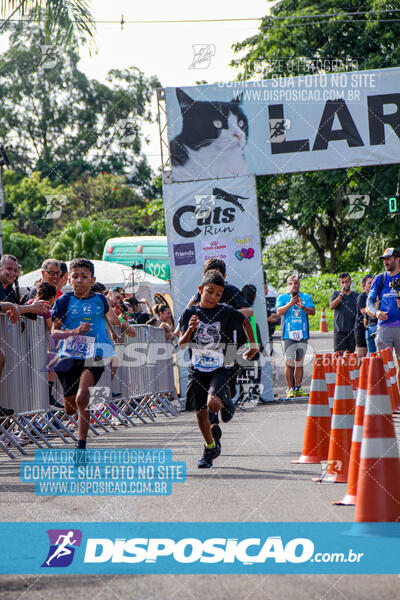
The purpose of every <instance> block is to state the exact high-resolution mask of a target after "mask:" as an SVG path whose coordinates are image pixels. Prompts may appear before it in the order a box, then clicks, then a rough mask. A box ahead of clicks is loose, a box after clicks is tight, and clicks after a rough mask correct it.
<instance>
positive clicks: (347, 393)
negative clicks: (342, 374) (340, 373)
mask: <svg viewBox="0 0 400 600" xmlns="http://www.w3.org/2000/svg"><path fill="white" fill-rule="evenodd" d="M350 398H353V388H352V387H351V385H337V386H336V388H335V400H349V399H350Z"/></svg>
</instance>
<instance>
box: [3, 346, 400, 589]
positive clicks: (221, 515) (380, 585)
mask: <svg viewBox="0 0 400 600" xmlns="http://www.w3.org/2000/svg"><path fill="white" fill-rule="evenodd" d="M330 343H331V342H330V338H329V336H325V337H324V336H322V337H320V336H318V337H317V336H316V337H315V338H314V340H313V344H315V346H316V347H318V349H321V351H323V350H324V349H331V348H330ZM308 371H310V367H308V368H307V369H306V380H305V383H306V385H307V381H308V379H307V378H308V377H309V373H308ZM281 384H282V373H281V374H280V377H279V379H278V386H277V390H278V393H279V386H280V385H281ZM306 409H307V406H306V403H305V402H304V401H297V402H293V401H291V402H286V403H271V404H269V405H265V406H258V407H256V408H255V409H251V410H247V411H245V412H244V411H238V412H237V413H236V415H235V418H234V419H233V420H232V421H231V422H230V423H229V424H226V425H224V426H223V438H222V449H223V451H222V454H221V456H220V457H219V458H218V459H217V460H216V461H215V463H214V467H213V468H212V469H210V470H205V471H200V470H198V469H197V467H196V461H197V459H198V457H199V455H200V453H201V447H202V441H201V437H200V434H199V432H198V429H197V425H196V423H195V417H194V414H193V413H182V414H181V415H179V416H178V417H176V418H169V419H166V418H165V417H161V418H160V419H158V421H157V422H156V423H154V424H147V425H143V426H139V427H136V428H130V429H126V428H122V427H120V428H118V431H115V432H111V433H109V434H104V435H103V434H102V435H101V437H100V438H96V439H92V440H91V447H92V448H105V447H107V448H169V449H171V450H172V452H173V458H174V460H184V461H186V465H187V480H186V482H185V483H176V484H174V490H173V493H172V495H171V496H169V497H165V496H164V497H150V496H142V497H124V498H121V497H97V498H96V497H38V496H35V494H34V491H33V486H32V485H30V484H23V483H21V482H20V480H19V464H20V460H19V459H18V460H17V461H11V460H9V459H7V458H5V457H3V456H1V457H0V503H1V518H2V521H38V522H39V521H55V522H57V521H84V522H95V521H99V522H102V521H128V522H138V521H154V522H157V521H172V522H185V521H198V522H203V521H204V522H207V521H240V522H251V521H262V522H268V521H271V522H278V521H290V522H292V521H294V522H297V521H299V522H301V521H352V520H353V517H354V508H352V507H334V506H332V504H331V501H332V500H338V499H340V498H341V497H342V496H343V495H344V491H345V484H316V483H314V482H312V480H311V478H312V476H314V475H318V474H320V467H319V465H292V464H291V462H290V461H291V460H293V459H295V458H297V457H298V456H299V455H300V452H301V448H302V441H303V433H304V423H305V415H306ZM396 428H397V433H398V434H400V428H399V426H396ZM398 437H399V436H398ZM29 453H30V456H31V457H32V458H33V450H29ZM399 570H400V568H399ZM399 589H400V579H399V577H398V576H397V575H385V576H382V575H380V576H377V575H368V576H367V575H359V576H350V575H335V576H333V575H314V576H312V575H304V576H294V575H256V576H253V575H213V576H209V575H196V574H193V575H136V576H120V575H118V576H82V575H79V576H78V575H76V576H74V575H70V576H59V575H52V576H49V575H41V576H22V575H18V576H16V575H2V576H0V600H25V599H26V600H28V599H29V600H47V599H50V598H54V597H57V598H63V600H70V599H71V600H72V599H73V600H76V598H80V597H84V595H85V594H86V593H87V594H90V596H91V597H92V598H93V599H95V600H109V599H112V600H114V599H118V600H131V599H132V600H133V599H135V600H136V599H140V600H153V599H154V600H175V599H176V598H180V599H183V600H186V599H190V600H191V599H196V600H197V599H199V600H200V599H203V598H212V599H213V600H239V599H240V600H258V599H260V600H269V599H271V600H278V599H279V600H281V599H286V598H287V597H288V596H289V595H290V596H292V597H294V598H296V599H298V600H303V599H304V600H314V599H315V600H317V599H320V600H338V599H340V600H358V599H360V600H361V599H365V598H368V599H369V598H371V599H375V598H378V597H379V598H380V600H385V599H388V600H389V599H390V600H392V599H393V598H394V597H396V596H398V594H399Z"/></svg>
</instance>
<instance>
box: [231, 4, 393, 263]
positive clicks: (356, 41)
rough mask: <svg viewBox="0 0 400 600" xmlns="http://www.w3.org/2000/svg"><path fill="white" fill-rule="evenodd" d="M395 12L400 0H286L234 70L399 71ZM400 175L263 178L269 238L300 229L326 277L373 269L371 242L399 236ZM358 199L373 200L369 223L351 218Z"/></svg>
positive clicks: (246, 74)
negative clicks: (390, 212)
mask: <svg viewBox="0 0 400 600" xmlns="http://www.w3.org/2000/svg"><path fill="white" fill-rule="evenodd" d="M390 9H393V11H396V10H397V11H398V10H399V9H400V2H399V0H395V1H394V2H391V3H390V7H389V6H388V5H387V3H386V2H385V1H384V0H360V1H357V2H355V1H352V0H326V1H325V2H323V3H321V2H318V3H317V2H315V1H310V0H299V1H298V0H296V2H295V1H294V0H282V1H281V2H278V3H277V4H275V5H274V6H273V7H272V8H271V15H270V16H266V17H265V18H264V19H263V21H262V24H261V26H260V30H259V33H258V34H257V35H255V36H253V37H251V38H248V39H247V40H245V41H244V42H241V43H238V44H236V46H235V50H236V52H237V53H240V54H241V56H240V58H237V59H235V60H234V61H233V63H232V64H233V65H234V66H236V67H238V68H239V69H240V74H239V76H238V78H239V79H245V78H252V77H254V78H259V77H260V76H262V77H263V78H271V77H275V76H280V77H283V76H293V75H302V74H307V73H313V74H318V73H323V72H326V70H327V69H328V70H331V71H340V70H347V69H349V68H354V67H356V68H357V69H359V70H363V69H373V68H383V67H393V66H398V64H399V61H400V45H399V44H398V39H399V36H400V22H393V19H394V18H398V12H393V13H392V12H390ZM379 11H382V12H379ZM334 13H335V16H332V17H329V16H328V17H326V16H324V17H318V16H317V15H319V14H323V15H326V14H332V15H334ZM343 13H357V14H351V15H346V14H343ZM361 13H366V14H361ZM304 15H307V16H308V17H309V18H306V17H304ZM341 15H342V16H341ZM274 17H279V20H274ZM285 17H288V18H287V19H285ZM300 160H301V159H300V158H299V163H300ZM398 177H399V170H398V166H396V167H394V166H377V167H368V168H353V169H337V170H331V171H317V172H307V173H301V174H294V175H276V176H268V177H259V178H257V190H258V197H259V205H260V219H261V231H262V234H263V236H264V237H267V236H268V235H270V234H271V233H273V232H275V231H277V230H278V228H279V227H282V226H285V225H286V226H290V227H291V228H293V229H295V230H296V231H297V232H298V234H299V236H300V238H301V239H302V240H303V241H304V242H308V243H310V244H311V245H312V247H313V248H314V250H315V252H316V253H317V255H318V257H319V264H320V269H321V270H322V271H330V272H335V271H336V270H337V269H338V267H339V266H340V265H341V264H346V265H349V264H352V265H353V268H354V267H355V266H358V265H359V264H366V263H367V261H368V257H367V256H365V254H364V249H365V246H366V244H365V241H366V238H367V237H368V236H371V235H376V237H377V239H379V236H380V235H382V234H383V233H384V234H385V235H386V236H387V237H388V238H393V237H398V235H397V233H396V232H397V230H398V222H396V221H394V220H392V221H390V222H388V219H387V214H386V206H385V205H384V202H383V198H384V197H385V196H387V195H390V194H393V193H394V190H395V189H396V186H397V181H398ZM354 194H356V195H369V196H370V203H369V206H368V207H367V208H366V210H365V214H364V217H363V218H362V219H352V218H351V215H350V214H349V210H350V200H349V195H354ZM391 245H392V244H391ZM347 268H348V267H347Z"/></svg>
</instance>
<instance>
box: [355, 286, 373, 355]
mask: <svg viewBox="0 0 400 600" xmlns="http://www.w3.org/2000/svg"><path fill="white" fill-rule="evenodd" d="M373 280H374V278H373V276H372V275H365V277H363V278H362V280H361V294H360V295H359V296H358V298H357V304H356V309H357V315H356V323H355V326H354V335H355V338H356V350H357V356H358V358H359V361H361V359H362V358H363V356H367V336H366V332H367V328H366V323H365V321H366V317H367V313H366V307H367V298H368V294H369V290H370V289H371V285H372V282H373Z"/></svg>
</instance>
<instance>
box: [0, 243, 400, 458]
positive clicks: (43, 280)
mask: <svg viewBox="0 0 400 600" xmlns="http://www.w3.org/2000/svg"><path fill="white" fill-rule="evenodd" d="M381 258H382V260H383V264H384V268H385V272H384V273H381V274H379V275H377V276H376V277H373V276H372V275H370V274H367V275H366V276H365V277H364V278H363V279H362V283H361V286H362V290H361V293H360V294H358V293H356V292H355V291H354V290H352V282H351V278H350V275H349V273H340V274H339V278H338V279H339V288H340V289H339V290H335V291H334V292H333V293H332V296H331V298H330V303H329V306H330V309H331V310H333V311H334V350H335V351H336V352H339V353H344V352H346V351H349V352H354V351H355V350H357V354H358V356H359V358H360V359H361V358H362V357H363V356H366V355H367V353H370V352H373V351H375V350H376V349H378V350H381V349H383V348H384V347H387V346H390V347H392V348H393V349H394V350H395V351H396V357H397V360H398V362H399V359H400V252H399V251H398V250H397V249H396V248H388V249H387V250H385V252H384V253H383V255H382V256H381ZM19 274H20V265H19V263H18V260H17V258H16V257H14V256H11V255H4V256H3V257H2V258H1V259H0V310H1V311H2V312H5V313H6V314H7V315H8V318H9V319H10V320H11V321H12V322H13V323H15V322H16V321H17V320H18V319H19V318H20V316H21V315H26V316H28V317H30V318H36V316H37V315H40V316H42V317H43V318H44V321H45V326H46V330H47V332H48V333H49V334H51V335H49V337H48V339H49V342H48V346H49V348H48V352H49V357H50V358H49V362H48V378H49V402H50V404H51V405H53V406H54V407H56V408H63V409H64V411H65V412H66V414H68V415H72V414H74V413H76V412H77V413H78V445H77V448H78V449H79V450H84V449H85V448H86V438H87V432H88V427H89V409H88V405H89V395H90V394H89V388H91V387H93V386H95V385H96V384H97V382H98V381H99V379H100V377H101V375H102V373H103V371H104V368H105V364H106V363H105V361H109V362H110V363H111V376H112V377H113V376H114V375H115V372H116V369H117V368H118V364H117V360H116V357H115V351H114V345H115V344H116V343H120V342H121V335H122V333H125V334H126V335H128V336H131V337H135V327H134V325H138V324H139V325H140V324H148V325H152V326H155V327H160V328H163V329H164V330H165V333H166V339H167V340H172V341H173V340H174V338H175V339H176V340H177V343H178V347H179V348H180V349H185V348H186V347H188V350H189V356H190V365H189V368H188V385H187V391H186V408H187V409H188V410H195V411H196V416H197V423H198V426H199V430H200V432H201V434H202V436H203V438H204V449H203V453H202V456H201V458H200V459H199V461H198V467H199V468H210V467H211V466H212V464H213V460H215V459H216V458H217V457H218V456H219V454H220V452H221V437H222V430H221V427H220V421H219V418H221V419H222V421H223V422H228V421H230V420H231V419H232V417H233V415H234V413H235V409H236V404H235V403H234V398H235V396H236V390H237V382H238V377H239V380H240V376H243V372H246V370H250V369H252V372H254V373H256V372H258V375H255V377H256V378H257V377H260V367H259V365H260V362H259V357H260V352H263V351H264V344H263V340H262V337H261V331H260V327H259V324H258V323H257V322H256V320H255V317H254V310H253V305H254V302H255V299H256V294H257V289H256V287H255V286H254V285H252V284H247V285H245V286H243V288H242V289H241V290H240V289H238V288H237V287H236V286H234V285H232V284H231V283H228V282H227V281H226V275H227V274H226V264H225V262H224V261H223V260H222V259H220V258H212V259H209V260H208V261H206V263H205V264H204V267H203V277H202V280H201V282H199V283H200V285H199V287H198V290H197V291H196V290H193V291H194V295H193V296H192V298H191V299H190V300H189V302H188V305H187V307H186V309H185V310H184V312H183V313H182V315H180V317H179V320H178V323H177V326H176V328H175V326H174V322H173V317H172V312H171V308H170V307H169V306H168V305H167V304H155V306H153V307H151V306H150V304H149V303H148V301H147V300H146V299H145V298H141V299H139V298H137V297H136V296H135V295H134V294H127V293H126V292H125V290H124V289H123V288H121V287H112V288H111V289H109V290H107V289H106V286H105V285H103V284H102V283H100V282H97V281H96V279H95V276H94V275H95V274H94V265H93V263H92V262H91V261H90V260H88V259H85V258H79V259H75V260H74V261H72V262H71V263H70V266H69V272H68V268H67V265H66V263H64V262H60V261H57V260H55V259H52V258H49V259H47V260H45V261H44V263H43V265H42V269H41V277H40V279H39V280H38V281H37V282H36V285H35V286H34V287H33V288H32V289H31V290H30V291H29V293H28V294H27V295H26V296H24V297H23V298H21V295H20V290H19V287H18V276H19ZM67 279H68V281H69V283H70V285H71V287H72V291H70V292H66V293H63V291H62V288H63V287H64V286H65V284H66V282H67ZM264 284H265V289H264V293H265V298H266V305H267V314H266V323H267V325H268V335H269V340H270V341H271V340H272V335H273V333H274V329H275V327H276V326H277V324H278V322H280V326H281V340H282V347H283V352H284V356H285V378H286V383H287V391H286V395H287V397H289V398H294V397H299V396H304V395H306V392H305V391H304V390H303V389H302V387H301V386H302V380H303V364H304V357H305V354H306V351H307V345H308V340H309V337H310V331H309V323H308V318H309V316H310V315H314V314H315V306H314V302H313V299H312V297H311V295H310V294H306V293H304V292H302V291H300V285H301V282H300V280H299V278H298V277H297V276H296V275H295V274H292V275H291V276H290V277H288V279H287V282H286V284H287V291H286V292H285V293H281V294H279V295H277V298H276V297H275V296H270V295H269V286H268V283H267V281H266V280H264ZM270 352H271V350H270ZM4 362H5V354H4V348H3V349H0V375H1V371H2V369H3V367H4ZM257 365H258V370H257V368H256V366H257ZM399 366H400V365H399ZM399 372H400V369H399ZM56 377H58V379H59V380H60V383H61V385H62V388H63V393H64V405H63V406H62V405H60V404H58V402H57V401H56V399H55V398H54V396H53V393H52V389H53V385H54V382H55V380H56ZM258 381H259V379H258ZM239 398H240V394H239ZM12 412H13V411H12V409H10V408H5V407H1V406H0V417H6V416H9V415H10V414H12Z"/></svg>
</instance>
